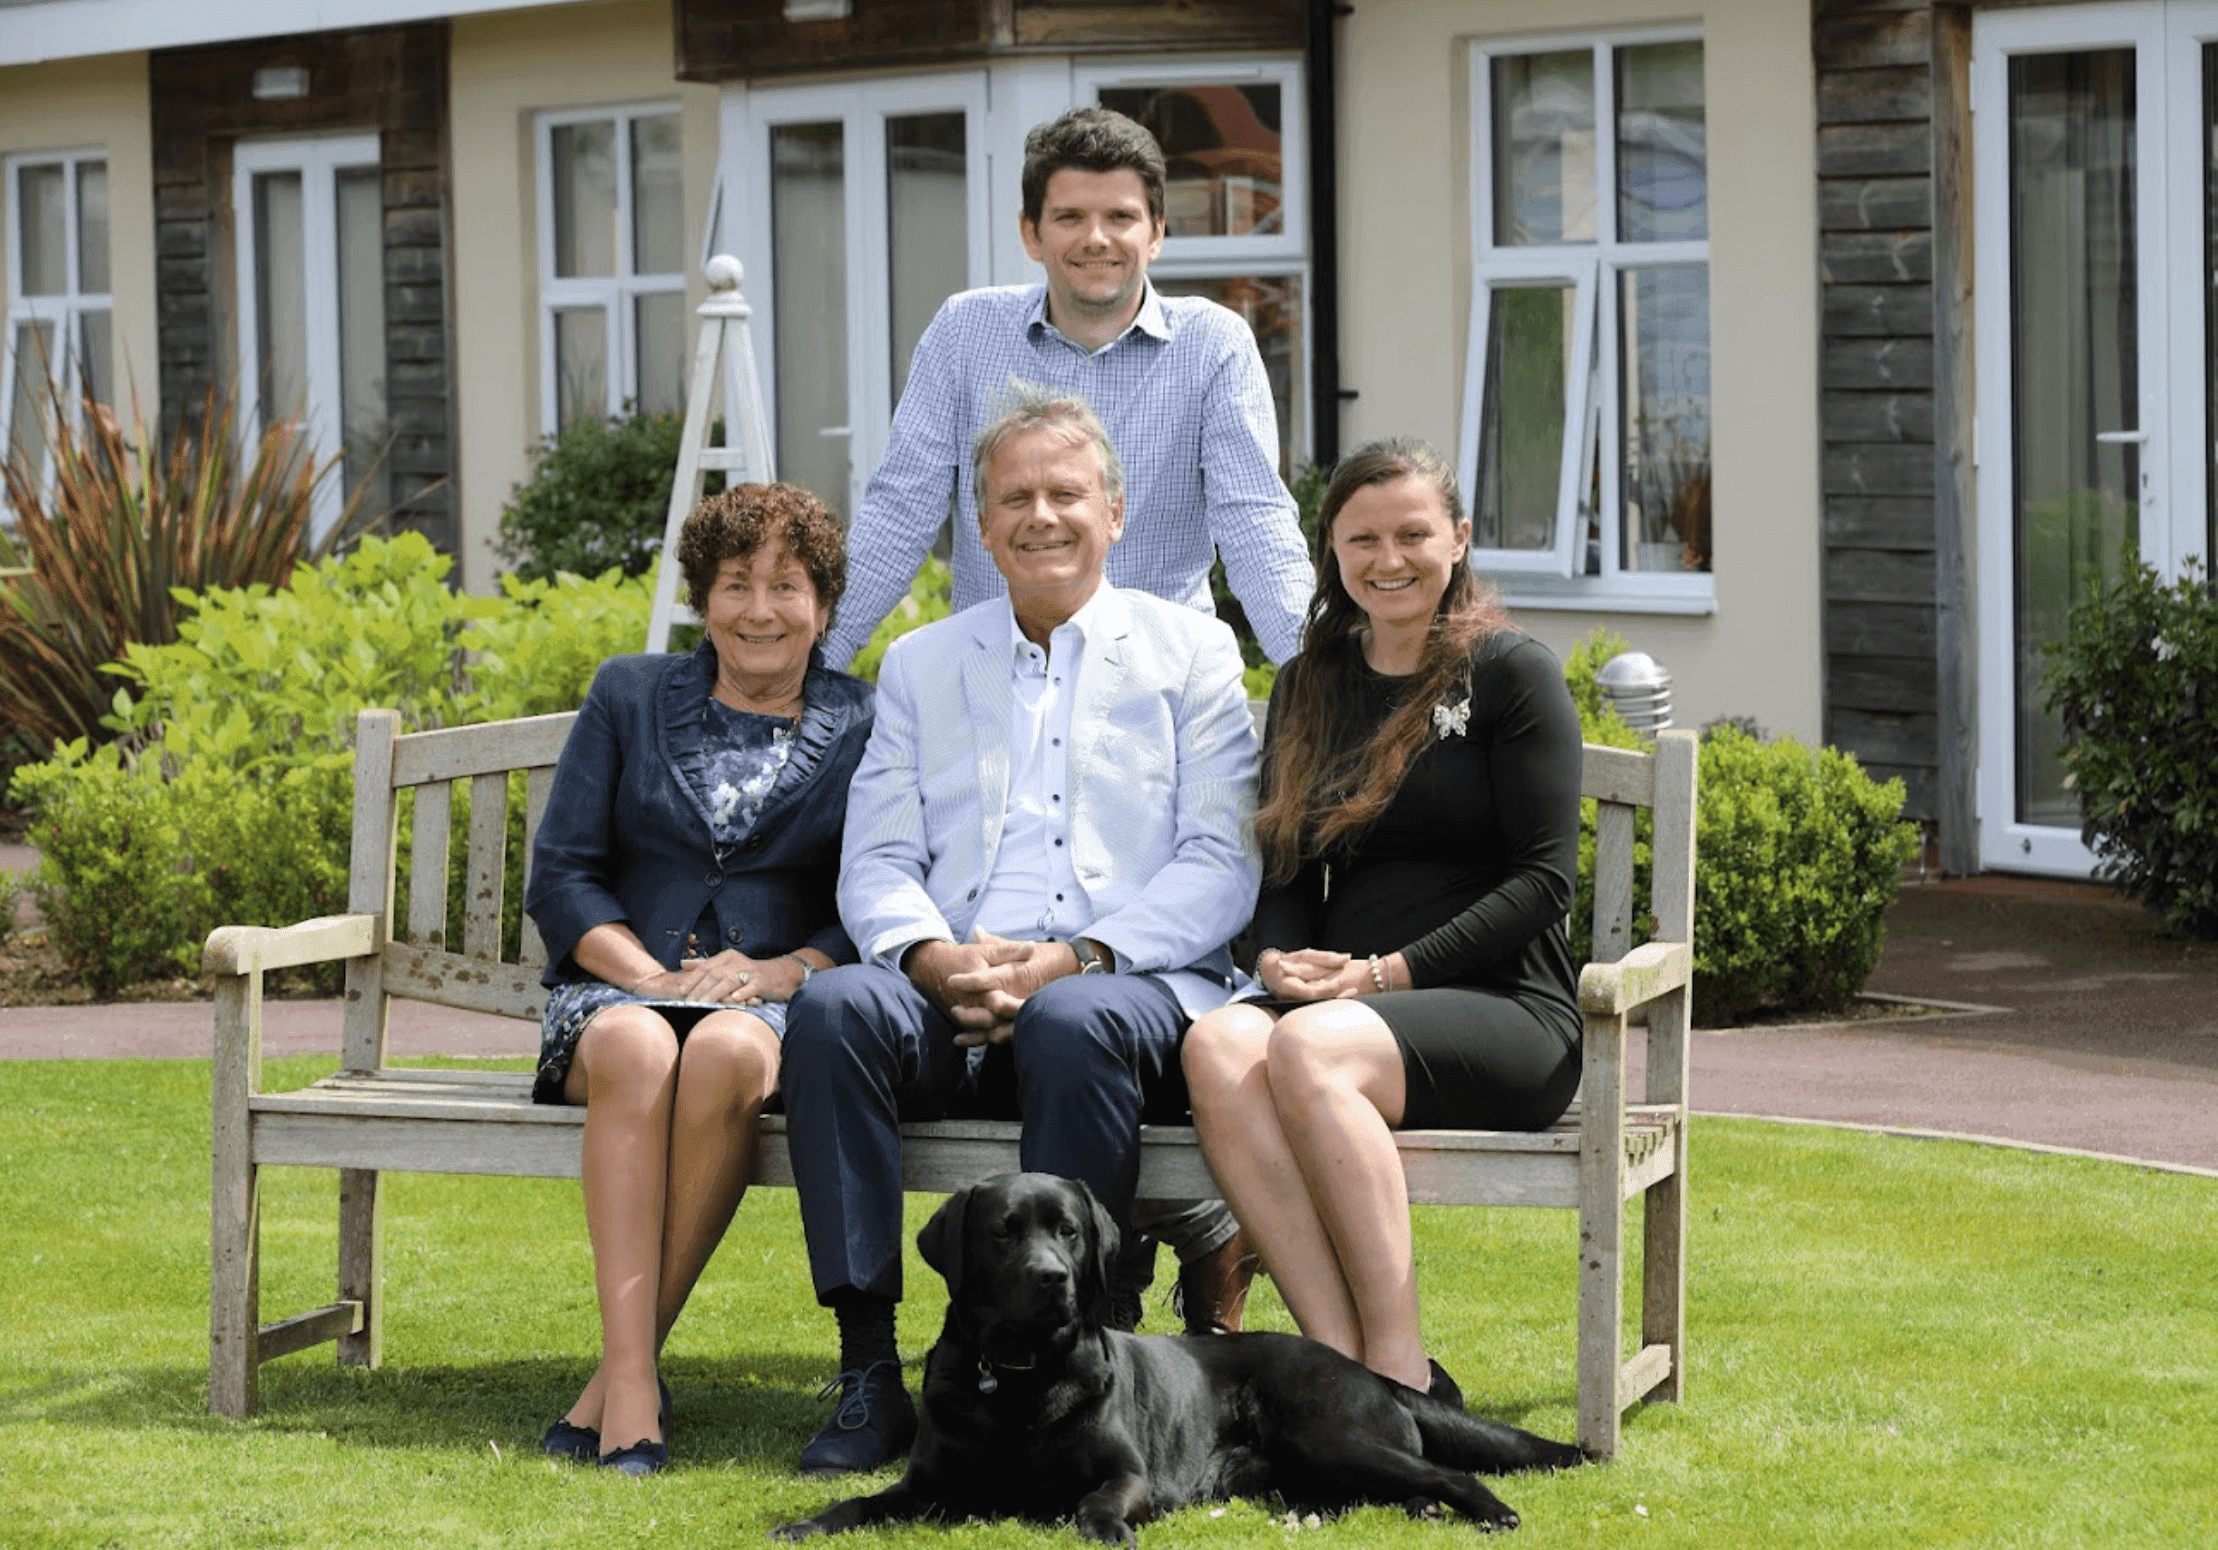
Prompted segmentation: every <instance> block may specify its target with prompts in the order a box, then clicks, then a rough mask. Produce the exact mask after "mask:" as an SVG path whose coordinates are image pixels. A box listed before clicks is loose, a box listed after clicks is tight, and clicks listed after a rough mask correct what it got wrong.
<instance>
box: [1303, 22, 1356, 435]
mask: <svg viewBox="0 0 2218 1550" xmlns="http://www.w3.org/2000/svg"><path fill="white" fill-rule="evenodd" d="M1353 10H1354V7H1353V6H1349V5H1342V4H1338V3H1336V0H1309V68H1308V71H1307V76H1308V79H1307V83H1306V101H1307V103H1308V118H1309V277H1310V278H1309V340H1310V345H1309V404H1310V411H1309V419H1310V432H1309V456H1310V461H1311V462H1313V463H1316V464H1318V465H1320V466H1322V467H1330V466H1331V465H1332V464H1334V463H1336V462H1338V461H1339V458H1340V404H1341V401H1342V400H1343V399H1350V398H1353V397H1355V393H1354V392H1353V390H1350V389H1343V388H1342V387H1341V386H1340V167H1339V127H1340V126H1339V120H1338V112H1339V94H1338V91H1337V88H1336V86H1335V84H1334V80H1333V68H1334V59H1335V50H1334V47H1333V24H1334V22H1336V21H1337V20H1338V19H1339V18H1340V17H1343V16H1346V15H1349V14H1350V13H1351V12H1352V11H1353Z"/></svg>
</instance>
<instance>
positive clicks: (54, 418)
mask: <svg viewBox="0 0 2218 1550" xmlns="http://www.w3.org/2000/svg"><path fill="white" fill-rule="evenodd" d="M48 398H49V403H48V405H47V416H46V417H47V421H48V424H47V429H46V434H47V437H48V439H49V445H50V447H51V449H52V456H53V474H52V480H51V483H50V484H49V483H42V482H41V480H40V478H39V476H38V471H37V470H36V469H34V468H31V467H28V466H26V465H25V464H23V463H22V462H21V461H19V460H17V459H13V458H8V459H0V497H4V499H5V501H6V504H7V505H8V506H9V507H11V508H12V510H13V513H14V518H15V523H16V532H15V535H14V539H13V542H12V544H11V546H10V547H11V549H12V551H13V552H12V553H11V554H10V555H9V556H8V557H7V559H6V570H7V571H8V572H9V573H8V574H0V661H5V662H6V663H7V664H8V670H7V672H6V674H5V675H0V727H7V728H9V729H10V730H11V731H12V732H14V733H15V734H17V735H19V736H21V737H23V738H26V739H29V740H31V741H33V742H34V743H36V744H37V745H38V746H40V747H42V748H43V747H52V746H55V745H58V744H61V743H66V742H68V741H69V740H71V739H72V738H84V739H86V740H88V741H89V742H94V743H98V742H103V741H105V740H106V739H107V738H108V737H109V736H111V735H112V730H111V729H109V728H107V727H106V726H104V725H103V718H104V717H105V716H106V715H107V713H108V710H109V707H110V703H111V701H112V700H113V698H114V695H115V689H116V685H115V681H114V680H113V679H112V678H110V677H109V676H108V674H107V671H106V669H107V667H108V665H109V664H110V663H112V662H116V661H118V660H120V659H121V658H122V656H123V654H124V651H125V649H126V648H127V647H128V646H130V645H131V644H133V643H144V644H148V645H164V644H166V643H168V642H170V641H173V640H175V639H176V638H177V621H178V618H179V617H180V616H181V614H182V613H183V611H184V605H183V604H182V603H181V602H180V600H179V598H178V595H177V594H178V593H179V592H180V591H187V592H199V591H204V590H206V589H208V588H211V587H244V586H248V585H251V584H253V583H255V582H278V581H282V580H283V579H284V578H285V577H286V576H287V575H289V574H291V572H292V569H293V567H294V566H295V565H297V564H299V563H300V562H301V561H302V560H304V559H310V558H313V557H314V556H315V555H316V553H317V552H318V551H319V548H320V547H321V546H320V545H319V544H318V542H317V540H316V539H315V538H314V536H313V535H312V533H311V530H310V520H309V519H310V516H311V513H312V510H313V506H314V497H315V491H316V487H317V485H318V484H319V483H320V482H321V481H323V480H324V479H327V478H336V477H338V472H337V468H338V465H337V463H336V461H335V460H334V461H333V462H331V463H326V464H320V465H319V464H318V462H317V461H316V456H315V449H314V446H313V445H312V443H311V442H310V441H309V439H308V436H307V433H306V432H305V430H303V429H302V428H301V427H300V426H298V425H295V424H292V423H277V424H273V425H271V426H270V427H269V428H268V429H266V430H265V431H263V432H262V433H261V435H260V436H258V437H255V436H245V435H243V434H242V430H241V427H240V425H239V423H238V415H237V407H236V405H235V403H234V402H233V401H232V400H231V399H229V398H228V397H221V398H219V397H218V396H217V395H216V394H215V392H214V391H213V390H211V391H210V393H209V395H208V397H207V398H206V400H205V401H204V402H203V403H202V404H201V406H200V411H199V413H198V414H197V415H196V416H194V417H193V418H192V420H191V421H190V422H189V423H188V424H187V425H185V426H184V427H182V428H180V429H179V430H177V431H176V432H175V433H174V434H171V435H170V436H168V437H167V438H166V439H165V438H164V437H163V436H162V435H160V434H159V433H157V432H156V431H155V430H154V429H153V428H152V427H150V426H149V425H148V424H147V423H146V421H145V419H144V417H143V416H142V414H141V413H140V411H139V409H138V406H137V405H136V404H135V403H134V405H133V406H132V410H131V424H130V426H129V428H128V429H126V427H125V426H124V424H123V422H122V421H121V420H119V419H118V418H117V417H116V415H115V413H114V411H112V410H111V409H109V408H108V407H107V406H106V405H104V404H99V403H90V402H88V403H87V404H86V405H85V406H84V413H83V415H82V416H73V415H70V414H66V413H63V412H62V405H61V402H60V397H59V390H58V389H50V391H49V393H48ZM364 488H366V486H365V487H364ZM360 498H361V492H360V491H359V490H358V491H357V492H356V495H355V497H354V499H353V500H352V501H350V502H349V503H348V506H347V509H346V511H345V512H344V513H343V515H342V517H341V520H340V522H339V523H338V525H337V526H336V527H335V528H334V529H333V532H334V533H343V532H345V531H347V530H348V528H349V526H350V525H351V523H352V521H353V518H354V516H355V504H356V503H357V502H358V501H359V500H360Z"/></svg>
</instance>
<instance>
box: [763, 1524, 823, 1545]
mask: <svg viewBox="0 0 2218 1550" xmlns="http://www.w3.org/2000/svg"><path fill="white" fill-rule="evenodd" d="M823 1532H824V1525H823V1524H822V1523H819V1522H818V1521H817V1520H816V1519H814V1518H803V1519H802V1520H801V1521H800V1522H798V1523H781V1524H779V1525H778V1526H777V1527H776V1528H774V1529H772V1530H771V1531H770V1537H771V1538H772V1539H778V1540H783V1541H785V1542H786V1543H787V1544H791V1543H793V1542H794V1541H795V1540H797V1539H813V1538H815V1537H816V1536H817V1535H819V1534H821V1533H823Z"/></svg>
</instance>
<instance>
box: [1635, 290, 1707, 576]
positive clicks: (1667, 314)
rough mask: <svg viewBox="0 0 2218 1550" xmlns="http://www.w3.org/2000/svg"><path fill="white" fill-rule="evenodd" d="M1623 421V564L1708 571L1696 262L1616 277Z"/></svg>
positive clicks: (1703, 324) (1703, 360)
mask: <svg viewBox="0 0 2218 1550" xmlns="http://www.w3.org/2000/svg"><path fill="white" fill-rule="evenodd" d="M1618 352H1619V353H1618V358H1619V361H1620V362H1621V363H1622V376H1623V383H1622V387H1621V395H1622V396H1621V398H1620V404H1621V412H1622V413H1623V415H1624V464H1623V473H1622V479H1623V493H1624V502H1625V526H1624V530H1623V548H1622V550H1621V556H1622V563H1623V566H1624V568H1625V569H1626V570H1629V571H1644V572H1649V573H1655V572H1663V573H1667V574H1668V573H1671V572H1686V571H1707V570H1708V569H1709V568H1710V278H1709V271H1708V270H1707V269H1704V268H1702V267H1699V266H1695V265H1684V266H1680V267H1677V268H1671V269H1631V270H1627V271H1626V272H1624V273H1623V274H1621V275H1620V276H1618Z"/></svg>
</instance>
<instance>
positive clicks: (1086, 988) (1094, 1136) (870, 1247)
mask: <svg viewBox="0 0 2218 1550" xmlns="http://www.w3.org/2000/svg"><path fill="white" fill-rule="evenodd" d="M1185 1031H1186V1014H1185V1012H1184V1011H1183V1010H1182V1009H1181V1008H1180V1006H1179V1004H1178V999H1177V997H1175V996H1173V995H1172V994H1171V992H1170V990H1169V989H1168V988H1167V987H1166V986H1164V985H1163V984H1162V983H1161V982H1159V981H1157V980H1154V979H1150V978H1149V977H1147V976H1146V975H1137V974H1083V975H1069V976H1066V977H1065V978H1063V979H1059V980H1056V981H1055V982H1054V983H1052V984H1050V985H1047V986H1045V987H1043V988H1042V989H1040V990H1039V991H1037V992H1035V993H1034V994H1033V995H1032V996H1031V998H1030V999H1029V1000H1027V1001H1026V1002H1025V1004H1024V1010H1023V1011H1022V1012H1020V1013H1019V1014H1018V1015H1017V1020H1016V1033H1015V1036H1014V1037H1013V1038H1012V1039H1010V1041H1009V1042H1008V1043H1006V1044H1001V1045H995V1046H991V1047H989V1048H987V1049H984V1050H969V1049H958V1048H957V1047H956V1045H955V1033H956V1029H955V1026H954V1024H952V1023H950V1022H949V1021H948V1020H947V1019H946V1018H945V1017H943V1016H941V1015H940V1012H939V1009H938V1008H937V1007H935V1006H933V1005H932V1003H931V1002H930V1001H928V1000H926V999H925V998H924V995H923V993H922V992H921V991H919V990H918V989H917V988H916V987H915V986H914V985H912V984H910V983H909V981H908V979H907V978H906V977H905V976H903V975H901V974H897V973H895V972H894V971H892V970H890V969H884V968H879V967H877V966H876V965H872V964H850V965H847V966H845V967H842V968H837V969H832V970H829V971H826V972H824V973H821V974H817V975H815V976H814V977H812V978H811V979H810V980H809V982H808V985H807V986H806V988H805V989H804V990H803V991H802V992H801V993H800V994H799V995H796V996H795V997H794V999H793V1002H792V1004H791V1007H790V1009H789V1012H788V1015H787V1018H786V1035H785V1052H784V1057H783V1061H782V1064H781V1068H780V1069H781V1073H782V1074H781V1078H780V1084H779V1085H780V1089H781V1091H782V1093H783V1095H784V1100H785V1112H786V1142H787V1146H788V1148H789V1150H790V1151H791V1153H792V1156H793V1182H794V1186H795V1189H796V1190H797V1191H798V1193H799V1194H800V1197H801V1226H802V1231H803V1233H804V1234H805V1235H806V1237H807V1239H808V1246H809V1271H810V1274H811V1276H812V1277H813V1278H814V1280H815V1283H816V1295H817V1300H818V1301H819V1302H826V1301H829V1300H830V1298H831V1297H832V1295H833V1294H834V1293H836V1292H838V1291H840V1290H841V1289H843V1288H848V1287H852V1288H855V1289H856V1290H859V1291H865V1292H875V1293H878V1294H880V1295H882V1296H886V1297H896V1298H897V1297H899V1296H900V1295H901V1131H900V1124H901V1121H903V1120H905V1119H915V1120H922V1119H945V1118H1001V1119H1006V1118H1018V1119H1021V1120H1023V1122H1024V1137H1023V1141H1022V1143H1021V1146H1020V1148H1019V1152H1018V1155H1019V1158H1020V1160H1021V1161H1022V1164H1023V1166H1024V1167H1025V1169H1026V1170H1027V1171H1031V1172H1039V1173H1055V1174H1060V1175H1062V1176H1063V1177H1065V1178H1073V1179H1083V1180H1085V1181H1086V1183H1087V1184H1089V1185H1091V1186H1092V1188H1093V1191H1094V1193H1095V1194H1096V1195H1098V1196H1099V1197H1100V1198H1101V1200H1102V1203H1103V1204H1104V1205H1106V1206H1108V1208H1109V1210H1110V1213H1111V1214H1112V1215H1114V1216H1115V1217H1116V1219H1117V1221H1118V1223H1119V1225H1129V1224H1130V1222H1131V1216H1132V1197H1133V1193H1134V1189H1135V1187H1136V1185H1137V1183H1138V1180H1139V1173H1140V1146H1139V1130H1140V1124H1141V1121H1142V1120H1143V1119H1144V1120H1148V1121H1151V1122H1157V1123H1178V1122H1181V1121H1183V1120H1184V1119H1185V1117H1186V1109H1187V1100H1186V1078H1185V1073H1184V1072H1183V1071H1181V1070H1180V1068H1179V1063H1178V1044H1179V1040H1180V1038H1181V1037H1183V1036H1184V1034H1185Z"/></svg>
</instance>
